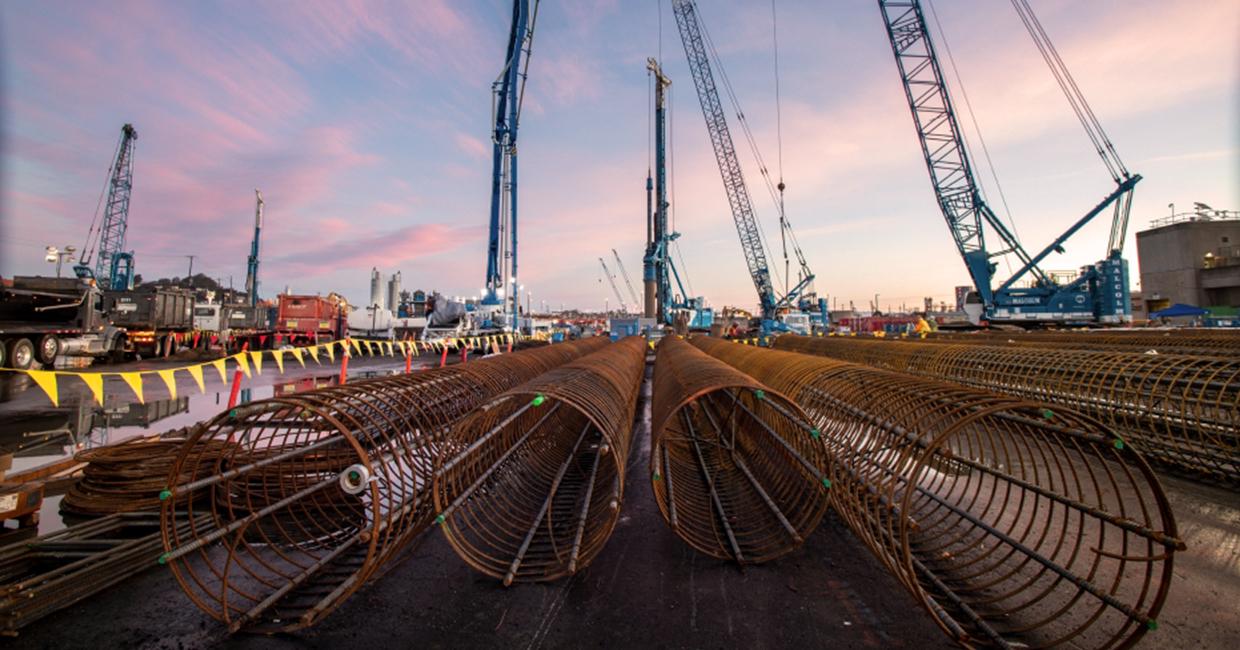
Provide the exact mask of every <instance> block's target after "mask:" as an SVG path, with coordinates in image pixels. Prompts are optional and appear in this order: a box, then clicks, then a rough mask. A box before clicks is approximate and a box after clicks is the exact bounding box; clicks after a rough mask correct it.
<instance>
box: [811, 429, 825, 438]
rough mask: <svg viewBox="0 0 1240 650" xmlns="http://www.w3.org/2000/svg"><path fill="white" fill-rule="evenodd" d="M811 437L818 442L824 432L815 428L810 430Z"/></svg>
mask: <svg viewBox="0 0 1240 650" xmlns="http://www.w3.org/2000/svg"><path fill="white" fill-rule="evenodd" d="M809 437H811V438H813V439H814V440H817V439H819V438H821V437H822V432H821V431H819V430H818V427H814V428H813V429H810V432H809Z"/></svg>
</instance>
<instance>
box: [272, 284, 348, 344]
mask: <svg viewBox="0 0 1240 650" xmlns="http://www.w3.org/2000/svg"><path fill="white" fill-rule="evenodd" d="M344 317H345V306H344V304H343V303H342V302H340V301H338V300H333V299H331V298H330V297H329V298H324V297H323V296H310V295H293V294H280V297H279V301H278V303H277V308H276V323H275V334H276V335H277V336H278V337H279V338H280V339H281V340H282V341H283V342H287V343H288V344H290V345H314V344H315V343H325V342H327V341H334V340H335V339H336V338H338V337H340V336H341V335H342V334H343V331H344V322H345V321H344Z"/></svg>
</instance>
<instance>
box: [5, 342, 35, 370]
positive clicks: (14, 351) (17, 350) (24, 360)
mask: <svg viewBox="0 0 1240 650" xmlns="http://www.w3.org/2000/svg"><path fill="white" fill-rule="evenodd" d="M8 348H9V349H8V353H9V367H11V368H14V369H16V370H29V369H30V366H33V365H34V344H33V343H31V342H30V339H12V340H10V341H9V345H8Z"/></svg>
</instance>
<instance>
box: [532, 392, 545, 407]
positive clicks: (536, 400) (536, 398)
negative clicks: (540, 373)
mask: <svg viewBox="0 0 1240 650" xmlns="http://www.w3.org/2000/svg"><path fill="white" fill-rule="evenodd" d="M545 401H547V398H546V397H544V396H543V394H542V393H539V394H538V395H535V396H534V401H533V402H531V404H533V405H534V406H542V404H543V402H545Z"/></svg>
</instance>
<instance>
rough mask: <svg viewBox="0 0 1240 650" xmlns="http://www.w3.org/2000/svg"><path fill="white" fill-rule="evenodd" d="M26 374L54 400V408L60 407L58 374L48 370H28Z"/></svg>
mask: <svg viewBox="0 0 1240 650" xmlns="http://www.w3.org/2000/svg"><path fill="white" fill-rule="evenodd" d="M26 374H27V375H29V376H30V378H31V379H33V380H34V383H36V384H38V385H39V388H42V389H43V392H44V393H47V398H48V399H50V400H52V406H60V395H59V393H58V391H57V386H56V373H54V372H51V371H48V370H27V371H26Z"/></svg>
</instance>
